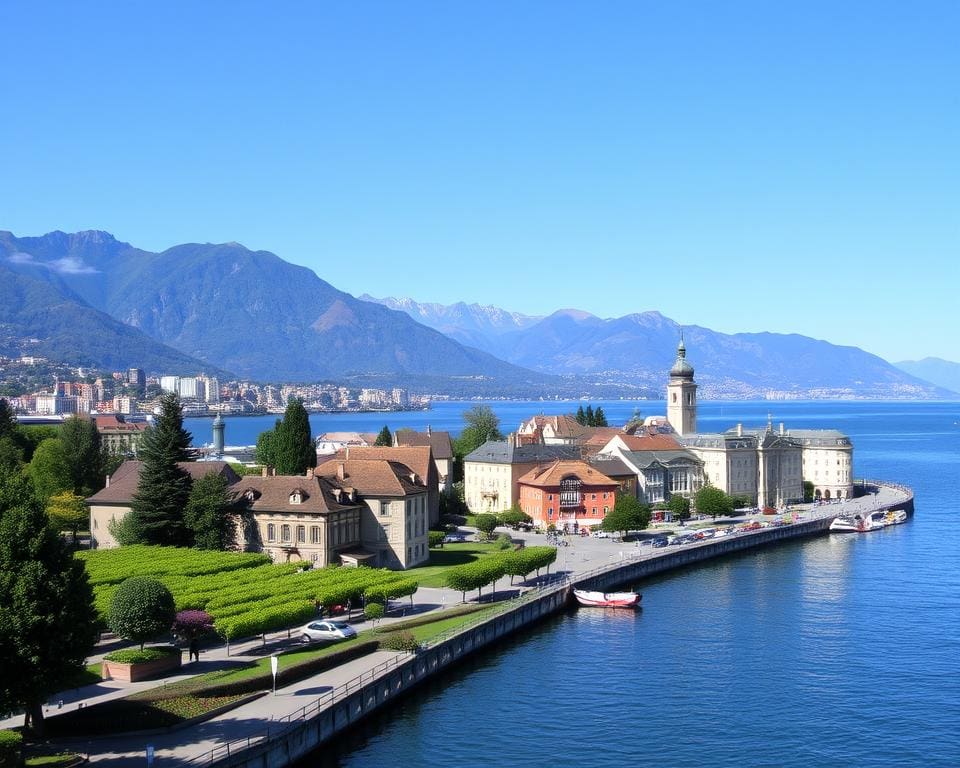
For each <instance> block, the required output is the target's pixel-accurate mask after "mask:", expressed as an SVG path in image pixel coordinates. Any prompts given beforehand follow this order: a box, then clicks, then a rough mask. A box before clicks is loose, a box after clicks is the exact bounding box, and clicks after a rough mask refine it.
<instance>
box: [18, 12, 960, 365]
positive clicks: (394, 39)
mask: <svg viewBox="0 0 960 768" xmlns="http://www.w3.org/2000/svg"><path fill="white" fill-rule="evenodd" d="M277 9H281V10H277ZM0 28H3V29H4V31H5V34H4V45H3V46H2V47H0V95H2V97H3V103H4V110H3V117H2V119H0V155H2V164H0V229H10V230H12V231H13V232H15V233H16V234H18V235H37V234H42V233H44V232H47V231H50V230H54V229H61V230H65V231H74V230H79V229H105V230H108V231H110V232H112V233H113V234H115V235H116V236H117V237H118V238H120V239H123V240H126V241H129V242H131V243H133V244H135V245H138V246H140V247H143V248H147V249H150V250H162V249H164V248H167V247H170V246H172V245H175V244H178V243H181V242H224V241H238V242H241V243H243V244H244V245H246V246H248V247H250V248H254V249H266V250H271V251H273V252H275V253H277V254H279V255H280V256H282V257H283V258H285V259H287V260H289V261H292V262H295V263H298V264H304V265H307V266H310V267H312V268H313V269H315V270H316V272H317V273H318V274H319V275H320V276H321V277H323V278H324V279H326V280H328V281H329V282H331V283H333V284H334V285H335V286H337V287H338V288H341V289H343V290H346V291H349V292H351V293H354V294H360V293H364V292H367V293H370V294H373V295H376V296H383V295H394V296H411V297H413V298H416V299H418V300H421V301H438V302H443V303H450V302H453V301H457V300H465V301H470V302H473V301H475V302H480V303H485V304H496V305H498V306H502V307H505V308H507V309H512V310H516V311H520V312H525V313H530V314H545V313H549V312H551V311H553V310H556V309H559V308H562V307H576V308H579V309H584V310H587V311H590V312H593V313H594V314H597V315H600V316H603V317H611V316H618V315H623V314H627V313H630V312H639V311H644V310H651V309H656V310H659V311H661V312H663V313H664V314H666V315H668V316H669V317H671V318H673V319H675V320H677V321H678V322H680V323H683V324H690V325H693V324H696V325H704V326H707V327H710V328H714V329H716V330H720V331H725V332H737V331H762V330H770V331H778V332H796V333H802V334H806V335H810V336H814V337H817V338H824V339H827V340H829V341H832V342H834V343H840V344H852V345H856V346H860V347H863V348H864V349H867V350H868V351H871V352H875V353H877V354H880V355H882V356H884V357H886V358H888V359H890V360H900V359H908V358H919V357H923V356H927V355H938V356H942V357H946V358H948V359H953V360H960V333H958V328H960V322H958V311H957V302H958V297H957V294H958V286H960V267H958V266H957V263H958V257H960V45H957V40H960V3H956V2H952V1H951V2H942V3H938V2H923V1H922V0H920V1H919V2H915V3H903V2H848V3H836V2H824V3H819V2H794V3H770V2H753V3H751V2H723V3H708V2H670V3H654V2H642V1H641V0H634V1H633V2H603V3H586V2H584V3H573V2H520V3H518V2H510V3H507V2H503V3H501V2H483V3H479V2H478V3H472V4H468V3H451V2H438V3H419V2H407V3H396V2H390V3H339V4H334V3H299V4H297V3H286V4H273V3H241V2H229V3H228V2H221V3H215V2H209V3H207V2H205V3H175V2H168V3H155V4H147V3H107V2H98V3H56V4H54V3H29V4H28V3H18V4H14V3H7V4H3V6H2V7H0Z"/></svg>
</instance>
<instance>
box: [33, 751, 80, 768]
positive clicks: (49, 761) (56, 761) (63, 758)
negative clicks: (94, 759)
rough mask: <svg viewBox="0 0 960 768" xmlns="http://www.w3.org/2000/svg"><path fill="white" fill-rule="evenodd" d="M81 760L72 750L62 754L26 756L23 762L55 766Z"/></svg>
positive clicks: (52, 767) (50, 767) (54, 767)
mask: <svg viewBox="0 0 960 768" xmlns="http://www.w3.org/2000/svg"><path fill="white" fill-rule="evenodd" d="M79 760H81V758H80V756H79V755H75V754H73V753H72V752H64V753H63V754H62V755H41V756H38V757H28V758H27V759H26V760H25V761H24V763H25V765H27V766H33V765H38V766H39V765H42V766H44V768H57V766H61V765H71V764H73V763H76V762H78V761H79Z"/></svg>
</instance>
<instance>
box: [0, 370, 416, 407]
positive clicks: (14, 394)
mask: <svg viewBox="0 0 960 768" xmlns="http://www.w3.org/2000/svg"><path fill="white" fill-rule="evenodd" d="M0 387H2V389H3V392H2V394H4V396H5V397H6V399H7V401H8V403H9V404H10V406H11V408H12V409H13V411H14V412H15V413H17V414H18V415H23V416H36V417H56V416H70V415H73V414H119V415H122V416H138V415H149V414H153V413H154V411H155V409H156V408H157V405H158V403H159V399H160V397H161V395H163V394H164V393H166V392H172V393H174V394H176V395H177V396H178V397H179V398H180V401H181V403H182V408H183V415H184V416H214V415H216V414H222V415H224V416H248V415H249V416H252V415H258V414H265V413H278V414H282V413H283V411H284V408H285V407H286V404H287V402H288V401H289V400H290V398H292V397H296V398H299V399H301V400H302V401H303V404H304V407H305V408H306V409H307V410H308V411H310V412H324V411H341V412H351V411H356V412H361V411H405V410H421V409H425V408H429V407H430V398H429V397H428V396H426V395H420V394H412V393H410V392H408V391H407V390H406V389H401V388H398V387H393V388H390V389H375V388H358V387H346V386H340V385H337V384H332V383H322V384H295V385H294V384H261V383H257V382H252V381H243V380H236V381H220V380H219V379H217V377H215V376H208V375H206V374H204V373H199V374H197V375H194V376H177V375H172V374H164V375H159V376H147V375H146V373H145V371H144V370H143V369H142V368H128V369H127V370H124V371H112V372H102V371H93V370H91V369H88V368H83V367H72V366H68V365H63V364H59V363H53V362H51V361H49V360H47V359H45V358H43V357H35V356H22V357H19V358H4V357H0Z"/></svg>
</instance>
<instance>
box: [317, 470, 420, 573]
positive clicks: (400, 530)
mask: <svg viewBox="0 0 960 768" xmlns="http://www.w3.org/2000/svg"><path fill="white" fill-rule="evenodd" d="M316 473H317V474H321V475H323V476H324V477H327V478H329V479H330V480H331V481H333V482H336V483H337V484H338V485H340V486H341V487H344V488H347V489H352V490H354V491H355V494H356V498H357V499H358V500H359V502H360V503H361V504H362V506H363V514H362V516H361V523H360V543H361V544H362V547H363V552H362V554H363V555H364V556H365V557H366V560H365V563H366V564H367V565H371V566H375V567H382V568H394V569H406V568H411V567H413V566H415V565H421V564H423V563H426V562H427V561H428V560H429V559H430V536H429V530H430V510H429V503H430V490H431V489H430V486H429V485H428V484H427V481H426V480H425V478H424V477H423V476H422V475H420V474H419V473H417V472H415V471H414V470H412V469H411V468H410V467H409V466H407V465H405V464H402V463H400V462H396V461H388V460H385V459H352V458H351V459H334V460H333V461H328V462H327V463H325V464H322V465H321V466H319V467H317V469H316Z"/></svg>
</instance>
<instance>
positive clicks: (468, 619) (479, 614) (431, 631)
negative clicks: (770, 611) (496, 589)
mask: <svg viewBox="0 0 960 768" xmlns="http://www.w3.org/2000/svg"><path fill="white" fill-rule="evenodd" d="M500 608H501V606H499V605H496V604H494V605H491V606H490V607H489V608H486V609H484V610H482V611H473V612H472V613H468V614H461V615H460V616H451V617H448V618H442V619H438V620H437V621H432V622H430V623H429V624H421V625H420V626H419V627H413V628H412V629H410V630H408V631H409V632H410V634H412V635H413V636H414V637H415V638H416V639H417V642H418V643H426V642H428V641H430V640H432V639H433V638H435V637H436V636H437V635H440V634H443V633H444V632H446V631H447V630H450V629H454V628H455V627H459V626H462V625H464V624H473V623H474V622H477V621H480V620H481V619H483V618H484V617H485V616H487V615H489V614H493V613H496V612H497V611H498V610H500Z"/></svg>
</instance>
